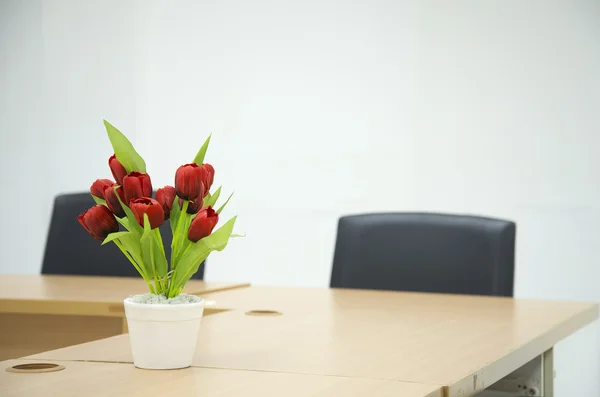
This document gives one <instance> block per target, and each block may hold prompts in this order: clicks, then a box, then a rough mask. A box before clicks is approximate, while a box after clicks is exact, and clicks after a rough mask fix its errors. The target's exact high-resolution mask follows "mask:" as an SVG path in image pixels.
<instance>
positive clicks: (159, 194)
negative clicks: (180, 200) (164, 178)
mask: <svg viewBox="0 0 600 397" xmlns="http://www.w3.org/2000/svg"><path fill="white" fill-rule="evenodd" d="M175 194H176V193H175V188H174V187H173V186H165V187H161V188H160V189H158V190H157V191H156V201H158V202H159V203H160V205H161V206H162V208H163V211H164V212H165V220H167V219H169V216H170V215H171V208H172V207H173V201H174V200H175Z"/></svg>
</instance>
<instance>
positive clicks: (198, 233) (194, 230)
mask: <svg viewBox="0 0 600 397" xmlns="http://www.w3.org/2000/svg"><path fill="white" fill-rule="evenodd" d="M218 222H219V214H217V213H216V212H215V210H213V209H212V207H206V208H202V209H201V210H200V211H199V212H198V215H196V217H195V218H194V220H193V221H192V224H191V225H190V228H189V230H188V238H189V239H190V240H191V241H193V242H194V243H195V242H197V241H199V240H201V239H203V238H204V237H206V236H209V235H210V234H211V233H212V231H213V229H214V228H215V226H216V225H217V223H218Z"/></svg>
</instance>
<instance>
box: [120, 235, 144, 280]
mask: <svg viewBox="0 0 600 397" xmlns="http://www.w3.org/2000/svg"><path fill="white" fill-rule="evenodd" d="M124 233H125V234H122V235H121V236H120V237H119V238H117V239H114V240H113V241H114V243H115V244H116V245H117V246H118V247H119V249H120V250H121V251H123V254H125V256H128V255H129V256H128V259H130V261H131V263H132V264H133V266H134V267H135V268H136V269H137V271H138V272H139V273H140V275H141V276H142V278H143V279H144V281H146V283H149V282H150V278H151V277H150V273H149V272H148V269H147V268H146V266H145V265H144V261H143V259H142V252H141V246H140V245H141V244H140V239H139V237H137V236H136V235H135V234H134V233H127V232H124ZM130 257H131V258H130Z"/></svg>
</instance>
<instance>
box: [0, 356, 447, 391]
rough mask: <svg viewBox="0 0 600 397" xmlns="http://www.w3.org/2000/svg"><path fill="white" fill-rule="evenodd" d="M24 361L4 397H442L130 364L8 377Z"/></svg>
mask: <svg viewBox="0 0 600 397" xmlns="http://www.w3.org/2000/svg"><path fill="white" fill-rule="evenodd" d="M24 363H27V361H24V360H11V361H3V362H2V363H0V364H1V366H2V368H0V395H1V396H3V397H23V396H27V397H48V396H61V397H80V396H86V397H105V396H119V397H121V396H122V397H148V396H162V397H202V396H219V397H242V396H243V397H248V396H260V397H268V396H274V397H281V396H286V397H306V396H314V397H330V396H335V397H364V396H371V397H441V389H440V387H439V386H434V385H422V384H418V383H407V382H397V381H390V380H380V379H365V378H346V377H337V376H318V375H305V374H285V373H276V372H256V371H235V370H228V369H211V368H187V369H184V370H176V371H144V370H139V369H136V368H134V367H133V366H132V365H127V364H114V363H83V362H61V363H60V364H61V365H62V366H64V368H65V369H64V370H62V371H59V372H51V373H9V372H6V371H5V368H10V367H12V366H14V365H19V364H24Z"/></svg>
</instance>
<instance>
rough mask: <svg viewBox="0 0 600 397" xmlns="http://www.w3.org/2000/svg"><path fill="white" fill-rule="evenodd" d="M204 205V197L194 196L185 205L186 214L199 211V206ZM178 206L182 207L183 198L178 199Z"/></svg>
mask: <svg viewBox="0 0 600 397" xmlns="http://www.w3.org/2000/svg"><path fill="white" fill-rule="evenodd" d="M203 205H204V199H203V198H202V197H200V196H198V197H197V198H196V200H194V201H190V202H189V204H188V207H187V211H186V212H187V213H188V214H195V213H196V212H198V211H200V208H202V206H203ZM179 207H181V208H183V200H182V199H179Z"/></svg>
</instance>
